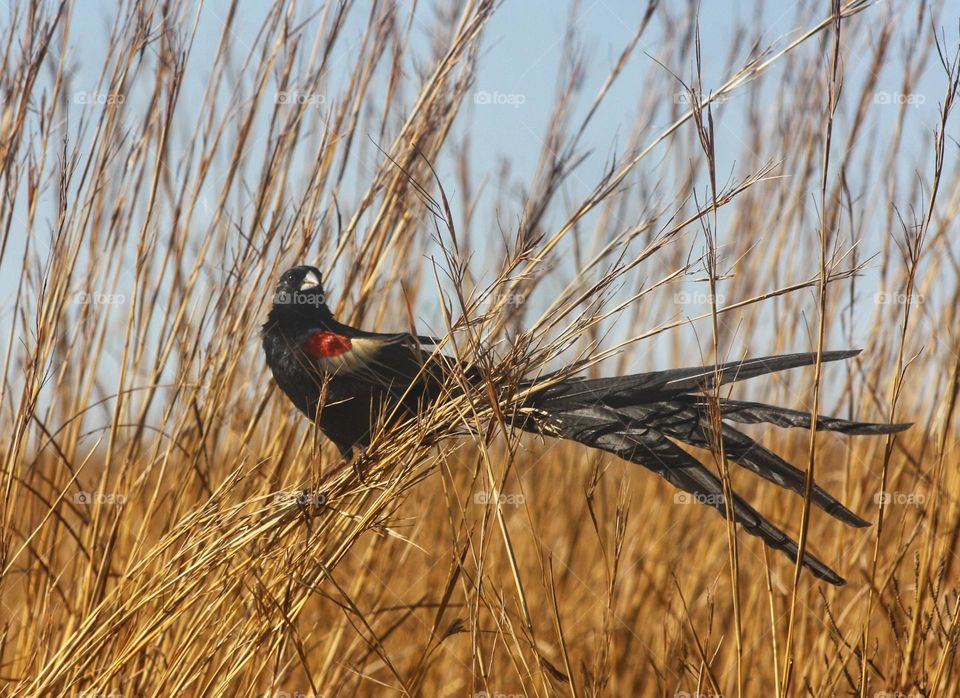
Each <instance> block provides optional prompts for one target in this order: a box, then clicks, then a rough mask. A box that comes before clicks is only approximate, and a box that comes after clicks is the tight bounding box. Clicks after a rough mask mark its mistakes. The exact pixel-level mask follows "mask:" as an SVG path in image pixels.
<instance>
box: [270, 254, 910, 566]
mask: <svg viewBox="0 0 960 698" xmlns="http://www.w3.org/2000/svg"><path fill="white" fill-rule="evenodd" d="M431 344H436V340H434V339H431V338H429V337H417V336H413V335H410V334H405V333H401V334H380V333H375V332H364V331H363V330H359V329H356V328H353V327H349V326H347V325H344V324H341V323H339V322H337V321H336V320H335V319H334V317H333V314H332V313H331V312H330V309H329V308H328V307H327V304H326V299H325V296H324V291H323V284H322V278H321V275H320V272H319V270H317V269H316V268H315V267H310V266H297V267H293V268H292V269H289V270H288V271H286V272H285V273H284V274H283V275H282V276H281V277H280V281H279V284H278V285H277V289H276V295H275V296H274V303H273V307H272V309H271V310H270V314H269V317H268V320H267V322H266V323H265V324H264V325H263V349H264V352H265V354H266V360H267V364H268V365H269V366H270V370H271V371H272V372H273V376H274V378H275V379H276V381H277V384H278V385H279V386H280V388H281V389H282V390H283V392H284V393H286V394H287V397H289V398H290V400H291V401H292V402H293V404H294V405H296V407H297V408H298V409H299V410H300V411H301V412H303V413H304V414H305V415H306V416H307V417H308V418H309V419H311V420H314V421H315V422H316V424H317V425H318V426H319V427H320V429H321V431H323V433H324V435H326V437H327V438H328V439H330V440H331V441H332V442H333V443H334V444H336V446H337V448H338V449H340V452H341V454H343V455H344V456H345V457H349V456H350V455H351V453H352V451H353V449H354V448H355V447H359V448H363V447H365V446H366V445H367V443H368V442H369V439H370V437H371V435H372V434H373V433H374V431H375V428H376V425H377V424H378V423H379V417H380V415H384V414H391V415H393V416H394V417H395V418H399V419H400V420H402V419H409V418H412V417H414V416H415V415H417V414H418V413H420V412H421V410H423V409H425V407H426V406H427V405H428V404H429V403H430V402H432V401H433V400H436V399H437V398H438V396H439V395H440V394H441V386H442V385H443V382H444V378H445V374H446V373H447V372H448V370H449V369H448V367H447V365H446V364H444V363H443V362H440V361H436V360H428V359H429V357H430V356H431V352H430V351H427V350H425V349H423V348H422V347H423V346H424V345H431ZM858 353H859V350H850V351H828V352H824V353H823V355H822V359H823V361H825V362H826V361H839V360H842V359H848V358H850V357H853V356H856V355H857V354H858ZM815 362H816V354H813V353H803V354H783V355H780V356H766V357H762V358H756V359H746V360H744V361H737V362H733V363H727V364H721V365H720V366H719V367H714V366H701V367H696V368H681V369H670V370H666V371H653V372H650V373H638V374H635V375H629V376H618V377H615V378H595V379H585V378H579V377H574V378H566V379H564V380H561V381H559V382H552V383H547V384H544V386H543V387H541V388H539V389H538V387H537V383H536V382H533V381H531V382H527V383H524V384H522V385H521V387H522V388H524V389H526V390H527V391H528V395H527V397H526V398H525V399H524V401H523V403H522V405H521V409H519V410H518V411H517V412H516V413H515V416H514V417H512V418H511V424H512V425H513V426H516V427H518V428H521V429H523V430H525V431H531V432H536V433H540V434H545V435H548V436H555V437H558V438H561V439H569V440H572V441H577V442H579V443H582V444H584V445H586V446H591V447H593V448H599V449H602V450H604V451H608V452H610V453H613V454H615V455H617V456H619V457H621V458H623V459H625V460H628V461H631V462H633V463H638V464H640V465H642V466H644V467H645V468H647V469H649V470H652V471H653V472H655V473H657V474H658V475H660V476H661V477H663V478H664V479H666V480H667V481H669V482H670V483H671V484H673V485H674V486H675V487H678V488H680V489H681V490H684V491H686V492H688V493H690V494H691V495H692V496H693V498H695V499H696V500H697V501H700V502H703V503H705V504H709V505H710V506H712V507H714V508H715V509H717V510H718V511H720V512H721V513H725V511H726V507H725V505H724V497H723V486H722V484H721V481H720V479H719V478H718V477H717V475H715V474H714V473H713V472H712V471H711V470H710V469H708V468H706V467H705V466H704V465H703V464H701V463H700V462H699V461H698V460H697V459H696V458H694V457H693V456H691V455H690V454H689V453H687V452H686V451H685V450H683V449H682V448H680V446H678V445H677V442H680V443H685V444H689V445H691V446H696V447H698V448H706V449H709V448H710V447H711V445H712V444H714V443H716V441H717V439H716V437H715V433H714V430H715V424H714V420H712V419H711V417H710V415H709V410H708V401H707V398H706V397H705V393H706V392H707V391H710V390H713V389H714V388H715V387H716V382H715V381H716V380H719V383H720V385H724V384H727V383H731V382H734V381H740V380H744V379H747V378H753V377H756V376H761V375H764V374H767V373H775V372H777V371H783V370H786V369H790V368H796V367H799V366H808V365H810V364H813V363H815ZM540 382H541V383H543V381H540ZM719 408H720V413H721V415H722V426H721V436H722V438H723V446H724V453H725V454H726V456H727V457H728V458H729V459H730V460H732V461H734V462H735V463H737V464H739V465H740V466H742V467H744V468H747V469H748V470H751V471H752V472H754V473H756V474H757V475H759V476H760V477H762V478H765V479H767V480H769V481H771V482H774V483H776V484H777V485H780V486H781V487H784V488H786V489H788V490H791V491H793V492H797V493H802V492H803V489H804V473H803V472H802V471H800V470H798V469H797V468H795V467H794V466H793V465H791V464H790V463H788V462H786V461H785V460H784V459H782V458H781V457H780V456H778V455H777V454H776V453H774V452H772V451H770V450H769V449H767V448H765V447H764V446H761V445H760V444H758V443H757V442H756V441H754V440H753V439H751V438H750V437H748V436H747V435H745V434H743V433H741V432H740V431H737V430H736V429H735V428H733V427H732V426H730V424H729V423H730V422H735V423H741V424H757V423H761V422H766V423H770V424H775V425H777V426H780V427H803V428H805V429H809V428H810V426H811V425H810V414H809V413H807V412H802V411H798V410H792V409H787V408H783V407H776V406H773V405H765V404H762V403H757V402H745V401H742V400H730V399H726V398H720V400H719ZM909 426H910V425H909V424H875V423H870V422H854V421H849V420H845V419H838V418H835V417H823V416H819V417H817V423H816V428H817V429H824V430H827V431H837V432H841V433H844V434H888V433H892V432H898V431H902V430H903V429H906V428H907V427H909ZM813 504H815V505H816V506H818V507H820V508H821V509H823V510H824V511H826V512H827V513H828V514H830V515H831V516H834V517H835V518H837V519H839V520H840V521H843V522H844V523H846V524H848V525H850V526H856V527H864V526H869V525H870V524H869V523H868V522H867V521H865V520H863V519H861V518H860V517H859V516H857V515H856V514H854V513H853V512H852V511H850V510H849V509H848V508H847V507H845V506H844V505H843V504H842V503H840V502H839V501H838V500H837V499H835V498H834V497H833V496H832V495H830V494H829V493H828V492H827V491H826V490H824V489H822V488H821V487H819V486H817V485H814V487H813ZM732 506H733V517H734V519H735V520H736V522H737V523H739V524H740V525H741V526H743V528H744V529H745V530H746V531H747V532H748V533H750V534H752V535H754V536H758V537H759V538H761V539H763V541H764V542H766V544H767V545H769V546H770V547H772V548H775V549H777V550H781V551H783V552H784V553H786V554H787V555H788V556H789V557H790V558H791V559H792V560H794V561H796V558H797V553H798V546H797V543H796V542H795V541H794V540H793V539H791V538H790V537H789V536H788V535H787V534H786V533H784V532H783V531H781V530H780V529H779V528H777V527H776V526H774V525H773V524H772V523H770V522H769V521H768V520H767V519H765V518H764V517H763V516H762V515H761V514H760V513H758V512H757V511H756V510H755V509H754V508H753V507H751V506H750V505H749V504H748V503H747V502H746V501H745V500H744V499H743V498H741V497H740V496H738V495H736V494H734V495H733V503H732ZM803 564H804V566H806V567H807V568H808V569H809V570H810V571H811V572H812V573H813V574H814V575H815V576H817V577H819V578H821V579H824V580H826V581H828V582H830V583H831V584H836V585H840V584H843V583H844V579H843V578H842V577H840V576H839V575H838V574H837V573H836V572H834V571H833V570H832V569H830V568H829V567H828V566H827V565H825V564H824V563H823V562H821V561H820V560H818V559H817V558H816V557H814V556H813V555H812V554H810V553H805V554H804V558H803Z"/></svg>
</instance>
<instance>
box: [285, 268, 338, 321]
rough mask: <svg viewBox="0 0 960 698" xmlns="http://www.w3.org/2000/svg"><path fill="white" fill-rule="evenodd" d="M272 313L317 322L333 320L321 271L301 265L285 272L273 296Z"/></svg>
mask: <svg viewBox="0 0 960 698" xmlns="http://www.w3.org/2000/svg"><path fill="white" fill-rule="evenodd" d="M272 313H274V314H282V315H294V316H298V317H301V318H310V319H315V320H325V319H329V318H331V317H332V315H331V313H330V309H329V308H328V307H327V298H326V294H325V293H324V291H323V277H322V276H321V274H320V270H319V269H317V268H316V267H311V266H307V265H305V264H301V265H300V266H296V267H292V268H290V269H287V270H286V271H285V272H283V274H281V276H280V280H279V281H278V282H277V288H276V292H275V293H274V295H273V311H272Z"/></svg>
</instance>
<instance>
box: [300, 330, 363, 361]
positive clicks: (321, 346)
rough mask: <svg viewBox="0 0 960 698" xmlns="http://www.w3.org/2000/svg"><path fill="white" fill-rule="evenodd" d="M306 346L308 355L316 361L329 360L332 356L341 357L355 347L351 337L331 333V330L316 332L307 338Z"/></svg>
mask: <svg viewBox="0 0 960 698" xmlns="http://www.w3.org/2000/svg"><path fill="white" fill-rule="evenodd" d="M304 346H305V347H306V349H307V353H308V354H310V356H312V357H314V358H315V359H328V358H330V357H331V356H339V355H340V354H343V353H344V352H347V351H350V348H351V347H352V346H353V345H352V343H351V342H350V338H349V337H344V336H343V335H342V334H337V333H336V332H330V331H329V330H323V331H322V332H314V333H313V334H312V335H310V336H309V337H307V341H306V342H305V343H304Z"/></svg>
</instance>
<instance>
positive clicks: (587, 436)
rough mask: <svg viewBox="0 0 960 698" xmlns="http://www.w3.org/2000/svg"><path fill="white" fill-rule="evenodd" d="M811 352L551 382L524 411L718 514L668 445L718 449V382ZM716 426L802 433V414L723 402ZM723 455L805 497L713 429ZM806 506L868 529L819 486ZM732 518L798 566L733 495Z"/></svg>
mask: <svg viewBox="0 0 960 698" xmlns="http://www.w3.org/2000/svg"><path fill="white" fill-rule="evenodd" d="M858 353H859V350H851V351H833V352H824V353H823V361H839V360H842V359H847V358H850V357H853V356H856V355H857V354H858ZM816 356H817V355H816V354H813V353H805V354H785V355H781V356H767V357H762V358H758V359H748V360H745V361H740V362H734V363H728V364H722V365H721V366H720V367H719V370H717V369H715V368H714V367H713V366H703V367H698V368H687V369H672V370H668V371H656V372H652V373H643V374H637V375H633V376H623V377H618V378H599V379H572V380H567V381H563V382H561V383H558V384H554V385H552V386H550V387H549V388H546V389H544V390H543V391H538V392H535V393H534V394H533V396H532V397H531V400H530V405H529V406H530V407H531V408H533V413H534V414H535V415H537V417H536V419H535V420H534V421H535V422H536V425H534V424H530V423H525V424H524V425H523V426H524V428H528V429H529V428H537V429H539V430H541V431H543V432H545V433H549V434H552V435H555V436H559V437H560V438H564V439H571V440H573V441H577V442H579V443H582V444H584V445H587V446H591V447H594V448H599V449H602V450H604V451H608V452H610V453H614V454H616V455H617V456H620V457H621V458H623V459H625V460H628V461H631V462H633V463H637V464H639V465H642V466H644V467H646V468H648V469H650V470H652V471H654V472H655V473H657V474H658V475H660V476H661V477H663V478H664V479H666V480H667V481H668V482H670V483H671V484H673V485H674V486H676V487H678V488H680V489H681V490H684V491H685V492H689V493H690V494H691V495H693V496H694V498H695V499H696V500H697V501H700V502H702V503H705V504H708V505H710V506H712V507H713V508H714V509H717V510H718V511H719V512H721V513H724V512H725V510H726V506H725V503H724V499H723V486H722V483H721V482H720V480H719V479H718V477H717V476H716V475H715V474H714V473H713V472H712V471H711V470H709V469H708V468H706V467H705V466H704V465H703V464H702V463H700V462H699V461H698V460H697V459H696V458H694V457H693V456H692V455H690V454H689V453H687V452H686V451H685V450H683V449H682V448H680V447H679V446H678V445H677V443H676V442H680V443H685V444H688V445H691V446H694V447H697V448H704V449H709V448H711V446H712V444H713V443H715V442H716V438H715V436H714V429H715V426H714V422H713V420H712V419H711V418H710V414H709V410H708V400H707V398H706V397H705V396H704V395H703V394H702V392H703V391H707V390H710V389H712V388H714V386H716V384H717V381H716V377H717V375H718V374H719V384H720V385H724V384H727V383H731V382H734V381H739V380H744V379H747V378H753V377H755V376H760V375H764V374H767V373H774V372H777V371H783V370H787V369H790V368H796V367H799V366H808V365H810V364H813V363H814V362H815V361H816ZM719 407H720V414H721V418H722V419H723V420H729V421H730V422H737V423H741V424H758V423H769V424H774V425H776V426H779V427H801V428H806V429H809V428H810V426H811V418H810V414H809V413H806V412H802V411H799V410H792V409H788V408H783V407H776V406H774V405H765V404H763V403H757V402H746V401H740V400H730V399H726V398H721V399H720V401H719ZM815 426H816V428H817V429H818V430H825V431H835V432H839V433H843V434H889V433H893V432H898V431H902V430H904V429H906V428H907V427H909V426H910V425H909V424H881V423H871V422H856V421H851V420H846V419H839V418H835V417H826V416H818V417H817V420H816V425H815ZM721 429H722V431H721V434H722V436H723V446H724V453H725V454H726V456H727V457H728V458H730V459H731V460H732V461H734V462H735V463H737V464H738V465H740V466H742V467H744V468H746V469H748V470H750V471H751V472H753V473H755V474H757V475H759V476H760V477H763V478H764V479H766V480H769V481H770V482H773V483H775V484H777V485H779V486H780V487H783V488H785V489H788V490H791V491H792V492H796V493H801V494H802V493H803V490H804V477H805V475H804V473H803V471H801V470H799V469H798V468H796V467H794V466H793V465H791V464H790V463H788V462H787V461H786V460H784V459H783V458H781V457H780V456H778V455H777V454H776V453H774V452H773V451H770V450H769V449H767V448H765V447H764V446H762V445H760V444H759V443H757V442H756V441H754V440H753V439H751V438H750V437H749V436H747V435H746V434H743V433H742V432H740V431H737V430H736V429H735V428H733V427H732V426H730V425H729V424H727V423H726V422H725V421H724V422H723V423H722V426H721ZM812 502H813V503H814V504H815V505H816V506H818V507H819V508H821V509H823V510H824V511H826V512H827V513H828V514H830V515H831V516H834V517H835V518H837V519H839V520H840V521H843V522H844V523H846V524H848V525H851V526H857V527H863V526H869V523H868V522H867V521H865V520H864V519H862V518H860V517H859V516H857V515H856V514H855V513H854V512H852V511H851V510H850V509H848V508H847V507H845V506H844V505H843V504H842V503H841V502H840V501H839V500H837V499H836V498H835V497H833V496H832V495H831V494H830V493H829V492H827V491H826V490H824V489H823V488H822V487H820V486H819V485H816V484H814V486H813V496H812ZM732 506H733V516H734V519H735V520H736V521H737V523H739V524H741V525H742V526H743V528H744V529H745V530H746V531H747V532H748V533H750V534H751V535H755V536H757V537H759V538H761V539H762V540H763V541H764V542H766V544H767V545H769V546H770V547H772V548H775V549H777V550H781V551H783V552H784V553H785V554H786V555H788V556H789V557H790V558H791V559H792V560H794V561H796V558H797V554H798V552H799V549H798V545H797V543H796V542H795V541H794V540H793V539H792V538H790V536H788V535H787V534H786V533H784V532H783V531H781V530H780V529H779V528H777V527H776V526H774V525H773V524H772V523H771V522H770V521H768V520H767V519H765V518H764V517H763V516H762V515H761V514H760V513H758V512H757V511H756V510H755V509H753V508H752V507H751V506H750V505H749V504H748V503H747V502H746V501H745V500H743V499H742V498H741V497H740V496H739V495H737V494H736V493H734V494H733V502H732ZM803 564H804V566H805V567H807V568H808V569H809V570H810V571H811V572H812V573H813V574H814V575H815V576H817V577H819V578H821V579H824V580H826V581H828V582H830V583H831V584H837V585H839V584H843V583H844V580H843V578H842V577H840V576H839V575H838V574H837V573H836V572H834V571H833V570H832V569H830V568H829V567H828V566H827V565H825V564H824V563H823V562H821V561H820V560H819V559H817V558H816V557H815V556H814V555H812V554H810V553H805V554H804V558H803Z"/></svg>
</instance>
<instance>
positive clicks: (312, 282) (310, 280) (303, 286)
mask: <svg viewBox="0 0 960 698" xmlns="http://www.w3.org/2000/svg"><path fill="white" fill-rule="evenodd" d="M319 285H320V277H319V276H318V275H317V274H316V273H314V272H312V271H308V272H307V274H306V276H304V277H303V281H301V282H300V290H301V291H306V290H308V289H311V288H316V287H317V286H319Z"/></svg>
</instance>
